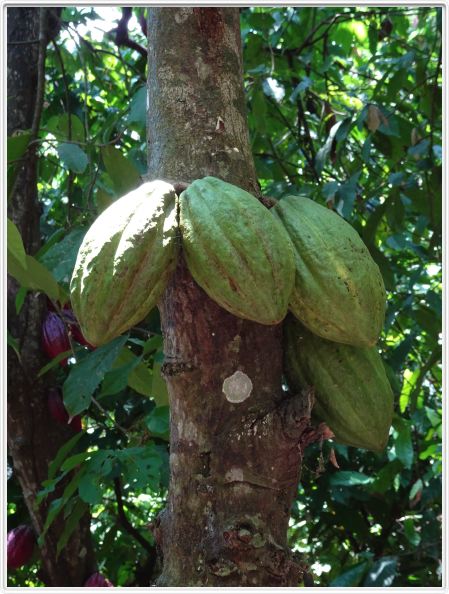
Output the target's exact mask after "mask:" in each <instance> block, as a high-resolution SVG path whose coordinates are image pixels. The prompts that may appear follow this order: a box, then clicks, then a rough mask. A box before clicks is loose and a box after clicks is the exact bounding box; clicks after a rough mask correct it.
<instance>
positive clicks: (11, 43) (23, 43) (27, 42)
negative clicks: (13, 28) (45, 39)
mask: <svg viewBox="0 0 449 594" xmlns="http://www.w3.org/2000/svg"><path fill="white" fill-rule="evenodd" d="M39 42H40V39H27V40H25V41H8V45H31V44H33V43H39Z"/></svg>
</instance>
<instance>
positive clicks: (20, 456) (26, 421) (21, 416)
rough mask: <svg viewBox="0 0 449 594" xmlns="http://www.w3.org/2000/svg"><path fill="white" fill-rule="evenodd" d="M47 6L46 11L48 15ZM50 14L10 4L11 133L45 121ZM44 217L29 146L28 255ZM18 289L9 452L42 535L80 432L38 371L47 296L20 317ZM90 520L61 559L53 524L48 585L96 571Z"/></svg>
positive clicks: (17, 196) (12, 293)
mask: <svg viewBox="0 0 449 594" xmlns="http://www.w3.org/2000/svg"><path fill="white" fill-rule="evenodd" d="M42 11H45V13H43V14H42V15H41V12H42ZM41 16H42V18H41ZM48 17H49V14H48V11H47V9H37V8H9V9H8V12H7V40H8V52H7V67H8V72H7V89H8V92H7V95H8V118H7V119H8V125H7V127H8V136H10V135H12V134H14V133H15V132H18V131H24V130H30V129H32V128H33V122H34V124H38V123H39V115H40V110H39V106H40V105H41V102H42V99H43V97H42V96H39V90H42V88H43V80H44V79H43V78H42V77H43V75H44V73H43V59H44V57H45V54H44V55H42V51H45V43H46V39H47V34H48V31H47V24H48ZM43 36H45V37H43ZM39 40H40V41H39ZM36 41H37V42H36ZM40 82H42V84H40ZM34 132H36V130H34ZM40 214H41V207H40V205H39V202H38V197H37V155H36V152H35V150H33V149H29V150H28V152H27V154H26V156H25V159H24V162H23V164H22V166H21V169H20V171H19V174H18V178H17V180H16V183H15V186H14V192H13V195H12V197H11V200H10V203H9V204H8V216H9V217H10V218H11V219H12V220H13V221H14V223H15V224H16V225H17V227H18V228H19V231H20V233H21V235H22V239H23V242H24V245H25V249H26V251H27V253H29V254H34V253H35V252H36V251H37V250H38V249H39V247H40V243H41V239H40V232H39V218H40ZM18 288H19V287H18V284H17V282H16V281H15V280H14V279H13V278H12V277H8V330H9V331H10V332H11V334H12V336H13V337H14V338H15V339H16V340H17V341H18V343H19V346H20V360H19V359H18V357H17V356H16V354H15V353H14V351H13V350H12V349H8V451H9V454H10V456H11V457H12V460H13V466H14V472H15V473H16V475H17V477H18V480H19V483H20V485H21V489H22V492H23V497H24V500H25V503H26V505H27V508H28V511H29V514H30V517H31V520H32V522H33V525H34V528H35V530H36V532H37V534H39V533H41V531H42V528H43V526H44V522H45V518H46V514H47V509H48V505H49V503H50V502H51V500H52V499H55V498H56V497H59V496H60V495H61V493H60V492H59V491H58V492H57V493H55V494H54V496H53V498H52V497H50V498H49V499H48V501H47V502H46V504H45V505H42V506H40V507H38V508H37V507H36V505H35V498H36V494H37V492H38V491H39V490H40V489H41V483H42V481H43V480H45V479H46V478H47V476H48V465H49V463H50V462H51V461H52V460H53V458H54V457H55V455H56V453H57V451H58V450H59V448H60V447H61V446H62V445H63V444H64V443H65V442H66V441H68V439H70V438H71V437H72V436H73V431H72V430H71V429H70V428H69V427H68V426H67V427H64V426H61V425H58V424H56V423H55V422H54V421H53V420H52V419H51V418H50V417H49V414H48V408H47V394H48V388H49V380H48V379H47V377H48V376H44V377H43V378H38V377H37V374H38V372H39V370H40V369H41V368H42V367H43V366H44V365H45V364H46V363H48V361H47V360H46V358H45V357H44V355H43V354H42V352H41V327H42V319H43V315H44V313H45V297H44V296H43V295H39V294H36V293H34V292H29V293H28V295H27V297H26V299H25V302H24V304H23V306H22V308H21V310H20V313H19V314H17V313H16V307H15V300H16V295H17V291H18ZM89 523H90V518H89V516H88V514H86V515H85V516H84V517H83V518H82V519H81V521H80V523H79V526H78V528H77V529H76V530H75V531H74V533H73V535H72V537H71V538H70V539H69V542H68V544H67V546H66V547H65V548H64V549H63V551H62V552H61V553H60V555H59V557H57V555H56V545H57V542H58V539H59V536H60V535H61V533H62V530H63V528H64V519H63V518H60V519H58V520H56V521H55V522H54V523H53V525H52V527H51V528H50V530H49V532H48V533H47V536H46V538H45V542H44V544H43V546H42V547H41V551H40V552H41V558H42V575H41V577H42V579H43V581H44V582H45V583H46V585H48V586H80V585H82V584H83V583H84V580H85V579H86V578H87V577H88V576H89V575H90V574H91V573H92V572H93V571H94V569H95V564H94V559H93V551H92V545H91V538H90V532H89Z"/></svg>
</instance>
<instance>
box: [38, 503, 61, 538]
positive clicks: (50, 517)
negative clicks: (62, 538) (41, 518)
mask: <svg viewBox="0 0 449 594" xmlns="http://www.w3.org/2000/svg"><path fill="white" fill-rule="evenodd" d="M64 505H65V501H64V498H63V497H59V498H58V499H54V500H53V501H52V502H51V503H50V505H49V508H48V512H47V517H46V518H45V523H44V528H43V530H42V532H41V534H40V536H39V541H38V542H39V543H41V542H43V539H44V536H45V535H46V533H47V531H48V529H49V528H50V526H51V525H52V523H53V521H54V520H55V519H56V516H57V515H58V514H59V512H60V511H61V510H62V508H63V507H64Z"/></svg>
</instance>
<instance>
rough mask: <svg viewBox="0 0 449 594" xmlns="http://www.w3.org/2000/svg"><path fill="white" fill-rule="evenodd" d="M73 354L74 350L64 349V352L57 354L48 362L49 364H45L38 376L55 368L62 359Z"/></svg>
mask: <svg viewBox="0 0 449 594" xmlns="http://www.w3.org/2000/svg"><path fill="white" fill-rule="evenodd" d="M72 355H73V353H72V350H69V351H64V352H63V353H59V355H56V357H53V359H52V360H51V361H50V362H49V363H47V365H44V366H43V367H42V368H41V369H39V373H38V374H37V377H42V376H43V375H45V374H46V373H48V372H49V371H50V370H51V369H53V368H54V367H57V366H58V365H59V362H60V361H62V360H63V359H65V358H66V357H71V356H72Z"/></svg>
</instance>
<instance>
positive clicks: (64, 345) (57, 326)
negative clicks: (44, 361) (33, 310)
mask: <svg viewBox="0 0 449 594" xmlns="http://www.w3.org/2000/svg"><path fill="white" fill-rule="evenodd" d="M69 334H70V337H71V338H72V339H73V340H75V341H76V342H77V343H78V344H81V345H83V346H86V347H88V348H95V347H94V346H93V345H92V344H90V343H89V342H88V341H87V340H86V339H85V337H84V335H83V333H82V332H81V330H80V327H79V324H78V320H77V319H76V317H75V314H74V313H73V310H72V309H71V308H70V307H69V306H67V305H66V306H64V308H63V309H62V310H60V313H58V312H56V311H55V310H54V308H53V307H52V306H50V308H49V311H48V312H47V313H46V315H45V317H44V320H43V322H42V349H43V351H44V353H45V354H46V355H47V357H49V358H50V359H54V358H55V357H57V356H58V355H61V354H62V353H66V352H67V351H70V349H71V346H70V339H69ZM59 364H60V365H61V366H62V367H65V366H66V365H67V357H64V358H63V359H61V361H59Z"/></svg>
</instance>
